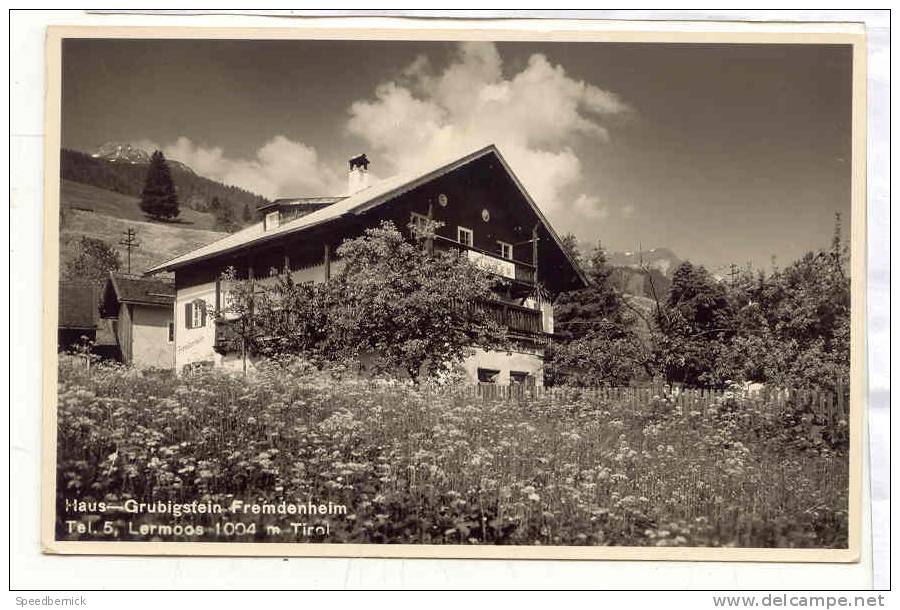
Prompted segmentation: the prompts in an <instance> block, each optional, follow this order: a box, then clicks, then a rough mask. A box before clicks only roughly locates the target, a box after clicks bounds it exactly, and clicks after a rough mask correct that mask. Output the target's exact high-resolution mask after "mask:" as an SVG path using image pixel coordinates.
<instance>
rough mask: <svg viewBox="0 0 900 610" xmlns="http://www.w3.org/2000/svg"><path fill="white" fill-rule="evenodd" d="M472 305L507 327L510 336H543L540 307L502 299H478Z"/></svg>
mask: <svg viewBox="0 0 900 610" xmlns="http://www.w3.org/2000/svg"><path fill="white" fill-rule="evenodd" d="M473 306H474V307H475V308H476V309H477V310H478V311H482V312H487V313H488V315H490V316H491V317H492V318H493V319H494V320H496V321H497V323H498V324H500V325H502V326H505V327H506V328H507V329H509V334H510V336H512V337H514V338H515V337H518V338H523V337H524V338H531V339H536V338H543V337H544V335H545V333H544V321H543V314H542V313H541V310H540V309H531V308H529V307H522V306H520V305H514V304H512V303H505V302H503V301H479V302H477V303H474V304H473Z"/></svg>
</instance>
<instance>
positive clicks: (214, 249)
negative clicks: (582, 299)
mask: <svg viewBox="0 0 900 610" xmlns="http://www.w3.org/2000/svg"><path fill="white" fill-rule="evenodd" d="M489 154H494V155H495V156H496V157H497V158H498V159H499V160H500V162H501V163H502V165H503V168H504V169H505V170H506V171H507V173H508V174H509V175H510V176H511V178H512V179H513V181H514V182H515V184H516V186H517V187H518V189H519V190H520V191H521V192H522V195H523V196H524V198H525V200H526V201H527V202H528V204H529V205H530V206H531V208H532V210H533V211H534V213H535V214H536V215H537V217H538V218H539V219H540V221H541V223H542V224H543V225H544V227H545V228H546V230H547V233H549V234H550V236H551V237H552V238H553V240H554V241H555V242H556V244H557V245H558V246H559V248H560V249H561V250H562V252H563V253H564V255H565V256H566V257H567V258H568V260H569V262H570V263H571V265H572V267H573V269H575V271H576V273H577V275H578V277H579V278H580V279H581V280H582V281H583V282H584V283H585V284H586V283H587V280H586V278H585V276H584V273H583V271H582V270H581V269H580V267H579V266H578V264H577V263H576V262H575V261H574V260H573V259H572V257H571V255H570V253H569V251H568V250H567V249H566V248H565V247H564V246H563V244H562V241H561V240H560V239H559V236H558V235H557V234H556V232H555V231H554V230H553V227H552V226H550V223H549V222H548V221H547V219H546V218H545V217H544V215H543V213H542V212H541V210H540V208H538V206H537V204H536V203H535V202H534V200H533V199H532V198H531V196H530V195H529V194H528V191H526V190H525V187H524V186H522V183H521V182H520V181H519V179H518V178H517V177H516V175H515V173H514V172H513V171H512V169H511V168H510V166H509V164H508V163H507V162H506V159H504V158H503V155H502V154H500V151H499V150H498V149H497V147H496V146H495V145H494V144H488V145H486V146H482V147H480V148H478V149H476V150H473V151H470V152H468V153H465V154H462V155H456V156H454V157H452V158H449V159H446V160H443V161H441V162H438V163H436V164H433V165H431V166H429V167H428V168H425V169H423V170H420V171H418V172H414V173H410V174H401V175H397V176H393V177H390V178H386V179H384V180H381V181H379V182H376V183H375V184H373V185H371V186H369V187H368V188H365V189H363V190H361V191H359V192H357V193H354V194H352V195H350V196H349V197H346V198H345V199H342V200H340V201H338V202H337V203H334V204H332V205H329V206H328V207H325V208H322V209H320V210H316V211H315V212H312V213H310V214H307V215H305V216H301V217H300V218H297V219H294V220H291V221H289V222H286V223H284V224H282V225H281V226H279V227H277V228H275V229H271V230H269V231H266V230H265V229H264V227H263V223H261V222H259V223H256V224H254V225H252V226H250V227H247V228H246V229H243V230H241V231H238V232H237V233H233V234H231V235H229V236H227V237H223V238H222V239H220V240H218V241H214V242H212V243H210V244H207V245H205V246H201V247H200V248H197V249H196V250H192V251H191V252H187V253H185V254H182V255H181V256H177V257H175V258H173V259H170V260H168V261H166V262H164V263H161V264H159V265H156V266H155V267H153V268H151V269H149V270H148V271H147V274H152V273H158V272H162V271H174V270H175V269H177V268H179V267H184V266H185V265H189V264H191V263H195V262H199V261H202V260H208V259H211V258H214V257H216V256H219V255H222V254H228V253H232V252H236V251H238V250H242V249H244V248H246V247H248V246H250V245H258V244H263V243H267V242H270V241H273V240H277V239H279V238H281V237H284V236H286V235H291V234H294V233H298V232H301V231H305V230H307V229H311V228H313V227H316V226H320V225H322V224H325V223H328V222H331V221H334V220H337V219H338V218H342V217H345V216H352V215H357V214H362V213H363V212H366V211H368V210H371V209H372V208H374V207H377V206H379V205H381V204H383V203H385V202H387V201H390V200H391V199H393V198H395V197H397V196H398V195H401V194H403V193H405V192H407V191H410V190H412V189H414V188H416V187H418V186H420V185H422V184H425V183H427V182H429V181H431V180H433V179H435V178H438V177H440V176H443V175H445V174H447V173H449V172H451V171H453V170H455V169H457V168H459V167H462V166H463V165H466V164H468V163H471V162H472V161H475V160H476V159H480V158H482V157H484V156H486V155H489Z"/></svg>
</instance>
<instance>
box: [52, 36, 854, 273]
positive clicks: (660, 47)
mask: <svg viewBox="0 0 900 610" xmlns="http://www.w3.org/2000/svg"><path fill="white" fill-rule="evenodd" d="M851 59H852V58H851V51H850V48H849V47H841V46H830V45H699V44H697V45H694V44H691V45H685V44H680V45H677V44H622V43H571V42H551V43H532V42H514V43H511V42H503V43H484V42H481V43H475V42H469V43H445V42H399V41H398V42H391V41H228V40H221V41H216V40H193V41H192V40H180V41H173V40H165V41H160V40H74V39H72V40H67V41H65V43H64V47H63V88H62V92H63V94H62V143H63V146H64V147H66V148H71V149H76V150H83V151H87V152H91V151H92V150H94V149H96V148H97V147H99V146H100V145H101V144H103V143H104V142H107V141H114V142H123V143H131V144H135V145H137V146H140V147H142V148H145V149H148V150H149V149H152V148H159V149H161V150H163V152H164V153H165V154H166V156H167V157H168V158H173V159H176V160H178V161H181V162H183V163H186V164H188V165H189V166H190V167H192V168H193V169H194V170H195V171H196V172H197V173H199V174H201V175H204V176H207V177H209V178H212V179H215V180H220V181H222V182H225V183H228V184H235V185H237V186H241V187H243V188H246V189H248V190H250V191H253V192H256V193H259V194H261V195H263V196H265V197H269V198H274V197H300V196H314V195H335V194H344V192H345V191H346V171H347V169H346V168H347V163H346V162H347V160H348V159H349V158H350V157H352V156H354V155H356V154H358V153H361V152H365V153H366V154H367V155H368V157H369V159H370V160H371V162H372V165H371V166H370V171H371V172H372V173H373V174H374V175H375V177H376V178H378V177H387V176H390V175H392V174H395V173H397V172H405V171H410V170H415V169H416V168H418V167H421V166H424V165H427V164H428V163H429V161H431V160H434V159H439V158H446V157H447V155H448V154H453V153H454V152H456V151H462V150H469V149H471V148H474V147H475V146H478V145H481V144H484V143H487V142H493V143H495V144H497V145H498V147H499V148H500V150H501V152H502V153H503V155H504V156H505V157H506V159H507V160H508V161H509V163H510V165H511V166H512V168H513V170H514V171H515V172H516V174H517V176H518V177H519V178H520V179H521V180H522V182H523V183H524V185H525V187H526V188H527V189H528V191H529V193H530V194H531V195H532V196H533V197H534V199H535V200H536V201H537V202H538V205H539V206H540V207H541V208H542V209H543V211H544V212H545V214H546V215H547V217H548V218H549V220H550V222H551V224H552V225H553V226H554V228H555V229H556V230H557V232H559V233H560V234H564V233H569V232H572V233H574V234H575V235H576V236H577V237H578V238H579V240H580V241H581V242H582V243H584V244H593V243H596V242H597V241H600V242H601V243H602V244H603V245H604V247H605V248H607V249H608V250H611V251H629V250H635V249H637V248H638V246H639V245H641V246H642V247H643V248H644V249H649V248H653V247H668V248H670V249H672V250H673V251H674V252H675V253H676V254H677V255H678V256H680V257H681V258H685V259H690V260H692V261H694V262H697V263H700V264H704V265H706V266H707V267H709V268H710V269H712V270H714V271H716V270H721V269H723V268H724V267H726V266H727V265H729V264H731V263H735V264H738V265H745V264H747V263H748V262H749V263H751V264H752V265H753V266H755V267H761V268H768V267H769V266H770V264H771V261H772V257H773V256H774V257H775V258H776V259H777V262H778V264H779V265H780V266H784V265H785V264H787V263H789V262H790V261H792V260H795V259H796V258H798V257H799V256H801V255H802V254H803V253H804V252H806V251H808V250H810V249H815V248H823V247H826V246H827V245H828V243H829V240H830V238H831V235H832V232H833V228H834V215H835V213H836V212H840V213H841V214H842V216H843V218H844V219H845V225H848V224H849V222H848V219H849V217H850V181H851V178H850V174H851V159H850V156H851V153H850V151H851V131H850V126H851V97H852V94H851Z"/></svg>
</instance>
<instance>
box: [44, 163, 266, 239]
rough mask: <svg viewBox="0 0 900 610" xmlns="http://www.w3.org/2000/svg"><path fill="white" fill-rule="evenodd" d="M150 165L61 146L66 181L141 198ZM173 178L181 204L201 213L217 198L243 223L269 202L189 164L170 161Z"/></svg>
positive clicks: (62, 168) (63, 174) (61, 168)
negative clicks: (93, 154)
mask: <svg viewBox="0 0 900 610" xmlns="http://www.w3.org/2000/svg"><path fill="white" fill-rule="evenodd" d="M147 168H148V164H146V163H127V162H121V161H110V160H107V159H98V158H95V157H92V156H91V155H89V154H87V153H83V152H80V151H77V150H68V149H65V148H64V149H62V150H61V154H60V174H61V178H62V179H63V180H71V181H73V182H80V183H82V184H88V185H90V186H95V187H97V188H101V189H106V190H110V191H114V192H116V193H121V194H123V195H129V196H131V197H140V195H141V191H142V189H143V188H144V180H145V179H146V176H147ZM170 170H171V174H172V180H173V181H174V183H175V188H176V191H177V193H178V200H179V203H180V205H181V206H182V207H185V208H191V209H193V210H196V211H198V212H206V211H209V209H210V207H211V204H212V201H213V199H214V198H217V199H218V200H219V202H221V203H222V204H223V205H225V206H227V207H230V208H231V209H232V211H233V212H234V214H233V216H234V218H236V219H238V220H239V221H241V222H243V223H247V222H250V221H253V220H255V217H256V207H257V205H259V204H260V203H263V202H265V201H266V199H265V198H264V197H261V196H259V195H256V194H254V193H251V192H249V191H245V190H244V189H241V188H238V187H236V186H229V185H225V184H222V183H220V182H216V181H215V180H210V179H209V178H204V177H202V176H198V175H197V174H195V173H194V172H193V171H191V170H190V169H188V168H187V167H186V166H183V165H181V164H177V163H171V164H170Z"/></svg>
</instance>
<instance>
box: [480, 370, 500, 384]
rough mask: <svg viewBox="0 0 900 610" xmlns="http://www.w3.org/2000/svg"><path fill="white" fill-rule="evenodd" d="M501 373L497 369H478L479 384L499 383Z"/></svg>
mask: <svg viewBox="0 0 900 610" xmlns="http://www.w3.org/2000/svg"><path fill="white" fill-rule="evenodd" d="M499 377H500V371H497V370H495V369H478V383H497V381H498V378H499Z"/></svg>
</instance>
